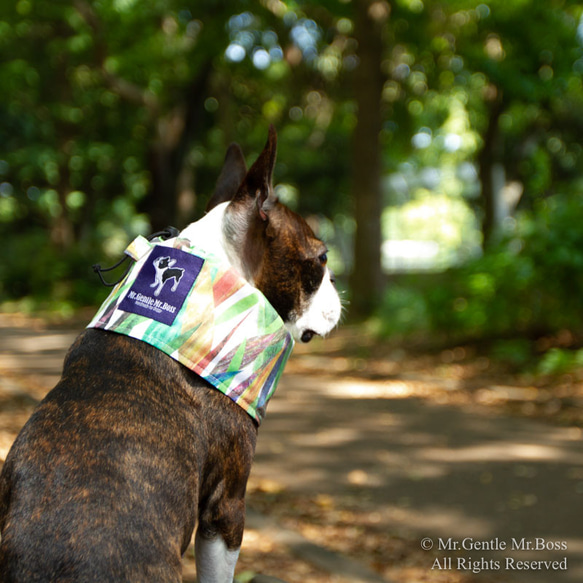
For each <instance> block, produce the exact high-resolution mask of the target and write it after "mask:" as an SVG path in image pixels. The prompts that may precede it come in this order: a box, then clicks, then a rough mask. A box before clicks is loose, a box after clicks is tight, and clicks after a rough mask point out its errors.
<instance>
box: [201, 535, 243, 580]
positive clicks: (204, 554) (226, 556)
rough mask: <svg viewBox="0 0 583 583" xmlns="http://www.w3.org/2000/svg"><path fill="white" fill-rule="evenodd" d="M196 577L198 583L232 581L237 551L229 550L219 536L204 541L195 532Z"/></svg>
mask: <svg viewBox="0 0 583 583" xmlns="http://www.w3.org/2000/svg"><path fill="white" fill-rule="evenodd" d="M194 552H195V555H196V576H197V580H198V581H199V583H226V582H227V581H229V582H230V581H233V576H234V574H235V566H236V564H237V559H238V558H239V549H236V550H229V549H228V548H227V545H226V544H225V541H224V540H223V539H222V537H221V536H219V535H217V536H216V537H214V538H212V539H206V538H204V537H203V536H201V535H200V533H199V531H198V530H197V531H196V537H195V542H194Z"/></svg>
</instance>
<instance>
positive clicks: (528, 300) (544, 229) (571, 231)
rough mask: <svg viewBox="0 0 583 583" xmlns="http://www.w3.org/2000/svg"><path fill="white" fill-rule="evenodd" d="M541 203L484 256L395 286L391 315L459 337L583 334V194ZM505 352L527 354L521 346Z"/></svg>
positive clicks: (387, 312) (387, 310) (398, 322)
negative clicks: (408, 286)
mask: <svg viewBox="0 0 583 583" xmlns="http://www.w3.org/2000/svg"><path fill="white" fill-rule="evenodd" d="M537 206H538V208H537V209H536V210H535V211H534V212H526V213H524V214H523V216H522V217H521V218H520V220H518V222H517V224H516V226H515V228H514V230H513V232H512V233H509V234H508V235H507V236H506V237H505V238H504V239H503V240H501V241H500V242H499V243H498V245H497V246H496V247H494V248H492V249H490V250H488V251H487V252H486V253H485V254H484V255H483V256H482V257H480V258H478V259H476V260H474V261H471V262H469V263H468V264H467V265H465V266H464V267H462V268H459V269H453V270H450V271H448V272H446V273H445V274H441V275H437V276H435V279H434V281H433V285H427V284H426V285H425V286H424V288H421V287H419V286H418V287H417V290H416V291H402V290H393V291H391V290H390V291H389V292H388V295H387V299H386V302H385V305H384V308H383V311H382V313H381V317H382V318H383V320H386V321H387V322H388V323H389V324H388V326H391V325H392V324H390V323H391V322H395V326H396V329H397V330H398V331H401V329H402V328H403V325H402V323H403V322H405V323H406V324H408V325H409V324H410V326H408V330H409V331H411V330H426V331H431V332H438V333H445V334H447V335H449V336H450V337H453V338H460V337H465V338H478V337H484V336H486V337H488V336H489V337H495V336H519V335H531V334H542V333H549V332H555V331H558V330H561V329H570V330H573V331H575V332H579V333H581V332H583V305H582V304H581V300H580V298H581V297H583V231H582V230H581V228H580V226H581V224H582V222H583V200H582V199H581V197H580V196H570V197H569V196H565V195H557V196H555V197H552V198H549V199H547V200H545V201H542V202H541V203H540V204H539V205H537ZM412 311H414V312H415V315H412V313H411V312H412ZM501 351H502V352H505V353H506V354H509V353H514V354H515V355H521V356H520V359H522V358H523V356H524V353H525V351H524V349H523V347H519V348H517V347H516V346H514V345H512V346H506V347H501ZM549 358H551V357H549ZM549 362H551V361H549ZM549 366H551V364H549ZM552 366H554V365H552Z"/></svg>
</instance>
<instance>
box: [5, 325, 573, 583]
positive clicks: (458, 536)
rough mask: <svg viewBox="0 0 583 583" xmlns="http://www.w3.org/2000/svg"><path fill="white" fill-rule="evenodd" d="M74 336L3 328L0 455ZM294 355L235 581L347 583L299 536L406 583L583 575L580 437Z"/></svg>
mask: <svg viewBox="0 0 583 583" xmlns="http://www.w3.org/2000/svg"><path fill="white" fill-rule="evenodd" d="M76 334H77V332H76V331H71V330H68V329H67V330H63V329H45V328H42V327H40V328H36V329H35V328H34V326H31V325H30V324H27V325H26V326H21V325H15V323H14V322H13V321H10V320H6V319H2V318H0V372H2V376H1V377H0V459H2V460H3V459H4V457H5V455H6V453H7V451H8V449H9V447H10V444H11V442H12V440H13V439H14V437H15V436H16V434H17V432H18V430H19V428H20V427H21V425H22V424H23V423H24V422H25V420H26V419H27V417H28V416H29V415H30V412H31V411H32V408H33V407H34V404H35V402H36V400H38V399H40V398H42V396H43V394H44V393H45V392H46V391H47V390H48V389H50V388H51V387H52V386H53V385H54V384H55V382H56V380H57V378H58V376H59V374H60V369H61V365H62V359H63V355H64V351H65V350H66V348H67V347H68V346H69V344H70V343H71V341H72V340H73V338H74V337H75V336H76ZM294 358H295V361H292V362H291V363H290V367H289V369H290V370H289V374H286V375H284V380H283V381H282V383H281V386H280V388H279V389H278V394H277V395H276V397H275V398H274V400H273V401H272V403H271V404H270V407H269V411H268V415H267V419H266V421H265V422H264V424H263V425H262V427H261V431H260V437H259V445H258V451H257V457H256V462H255V465H254V470H253V476H252V479H251V481H250V487H249V490H250V493H249V506H250V509H251V513H250V521H249V522H250V524H249V526H250V528H249V529H248V531H247V534H246V541H245V547H244V550H243V553H242V558H241V563H240V567H239V573H240V574H241V575H242V579H244V578H245V571H251V570H253V571H263V572H270V573H271V574H273V575H276V576H278V577H281V578H282V579H285V580H287V581H290V583H294V582H295V581H297V582H298V583H299V582H300V581H301V582H303V583H310V582H314V583H323V582H325V581H351V580H352V581H356V580H357V578H356V576H354V577H351V576H350V575H349V574H347V572H346V568H347V567H346V566H345V565H344V566H342V565H337V566H338V568H336V569H335V568H334V560H333V559H332V561H331V562H330V561H329V563H328V566H326V565H327V564H326V562H325V561H324V562H322V563H320V564H319V566H318V567H314V566H313V563H318V561H317V560H315V561H314V560H312V559H310V557H309V556H306V553H304V556H302V550H301V547H302V543H301V541H302V540H303V541H308V540H309V541H313V542H314V543H316V545H315V547H314V548H316V549H318V548H321V547H326V548H328V549H331V550H333V551H336V552H337V555H336V557H346V558H347V559H349V560H352V561H354V563H359V564H362V565H363V566H364V567H365V568H368V569H369V570H370V571H371V572H372V571H373V570H374V571H375V572H376V573H377V574H379V575H382V576H384V577H386V578H387V579H388V578H390V579H391V580H393V581H402V582H403V583H414V582H415V581H443V582H448V583H455V582H463V583H468V582H470V581H509V582H510V581H520V582H526V583H529V582H533V583H538V582H541V583H543V582H544V583H551V582H553V583H554V582H559V583H561V582H564V583H575V582H576V581H577V582H578V581H581V580H583V526H581V517H582V515H583V444H582V440H581V431H580V429H578V428H572V427H571V428H569V427H557V426H553V425H550V424H545V423H542V422H538V421H532V420H528V419H521V418H517V417H510V416H507V415H503V414H501V413H500V412H499V411H498V410H495V409H487V408H484V407H476V406H472V405H467V404H466V405H451V404H440V403H438V402H435V400H432V399H427V398H420V397H415V396H411V391H410V390H408V388H407V387H408V384H407V383H408V380H407V378H410V377H407V376H406V375H405V376H404V377H403V378H399V376H398V375H394V374H392V375H390V378H389V376H387V378H385V379H379V380H375V381H371V380H362V379H360V380H359V379H357V378H350V377H347V376H346V375H345V374H343V373H341V374H338V366H337V365H338V362H337V361H335V360H334V359H329V360H326V359H321V360H320V361H319V362H320V365H318V366H319V371H318V373H319V374H307V373H306V370H307V368H306V367H305V366H303V364H304V363H305V362H307V361H308V360H309V359H310V358H313V357H312V355H311V353H310V351H309V349H305V348H302V349H301V350H300V351H298V355H296V356H295V357H294ZM302 371H303V372H302ZM334 371H335V374H329V372H334ZM436 382H437V381H436ZM440 382H441V381H440ZM266 516H267V517H268V518H269V519H270V520H271V522H269V524H268V525H267V526H266V524H265V522H264V520H263V519H264V518H265V517H266ZM262 517H263V518H262ZM262 520H263V522H262ZM274 524H275V525H276V527H275V528H276V529H279V530H280V533H281V532H283V533H286V532H287V533H288V534H289V533H299V534H298V535H301V537H304V538H301V537H300V539H297V538H296V539H294V540H295V546H294V544H288V543H289V540H290V537H289V536H288V538H287V540H288V543H286V537H285V536H279V537H278V536H275V534H274V532H275V531H274ZM292 538H293V537H292ZM298 540H299V541H300V542H299V543H298ZM303 546H304V550H306V548H308V547H309V544H305V545H303ZM422 547H427V548H429V547H432V548H431V549H430V550H423V548H422ZM542 547H545V548H544V549H543V548H542ZM546 547H552V548H551V550H548V549H547V548H546ZM312 550H314V549H312ZM294 553H295V555H294ZM298 555H299V558H298ZM192 563H193V561H192V560H191V559H189V558H187V559H186V560H185V581H188V580H190V581H192V580H193V579H192V577H193V574H192V568H193V567H192ZM258 567H259V568H258ZM565 567H566V569H565ZM343 570H344V573H343ZM362 580H364V579H362Z"/></svg>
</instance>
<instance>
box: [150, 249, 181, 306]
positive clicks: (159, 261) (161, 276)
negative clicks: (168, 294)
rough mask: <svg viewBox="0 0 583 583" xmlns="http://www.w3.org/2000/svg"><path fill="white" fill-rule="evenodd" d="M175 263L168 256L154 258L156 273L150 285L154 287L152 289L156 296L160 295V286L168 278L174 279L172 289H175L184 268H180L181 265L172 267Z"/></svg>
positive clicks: (174, 260)
mask: <svg viewBox="0 0 583 583" xmlns="http://www.w3.org/2000/svg"><path fill="white" fill-rule="evenodd" d="M175 264H176V259H171V258H170V257H168V256H166V257H156V259H154V261H153V265H154V269H155V270H156V275H155V277H154V283H151V284H150V287H155V288H156V289H155V291H154V295H155V296H156V297H158V296H159V295H160V293H161V292H162V288H163V287H164V285H165V284H166V282H167V281H168V280H169V279H174V284H173V285H172V291H173V292H175V291H176V288H177V287H178V284H179V283H180V280H181V279H182V276H183V275H184V269H182V267H174V265H175Z"/></svg>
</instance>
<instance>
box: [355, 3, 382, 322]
mask: <svg viewBox="0 0 583 583" xmlns="http://www.w3.org/2000/svg"><path fill="white" fill-rule="evenodd" d="M379 4H380V3H379V2H370V1H369V0H359V1H358V2H356V5H355V10H356V19H355V37H356V40H357V41H358V57H359V65H358V67H357V69H356V71H355V76H354V96H355V99H356V103H357V106H358V120H357V124H356V128H355V131H354V135H353V148H354V149H353V155H352V160H353V168H352V178H353V183H352V196H353V200H354V216H355V219H356V235H355V242H354V265H353V270H352V277H351V288H352V300H351V313H352V314H353V315H355V316H357V317H366V316H369V315H370V314H371V313H372V312H373V311H374V309H375V308H376V307H377V306H378V303H379V301H380V298H381V294H382V288H383V277H382V271H381V244H382V237H381V211H382V196H381V195H382V193H381V151H380V141H379V134H380V131H381V123H382V121H381V107H380V104H381V95H382V88H383V76H382V72H381V60H382V25H383V23H384V21H385V20H386V17H388V10H389V7H388V5H386V4H385V5H384V7H385V8H386V13H385V15H384V18H383V14H382V13H381V14H379V13H378V11H375V10H374V6H375V5H376V7H377V8H378V5H379Z"/></svg>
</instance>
